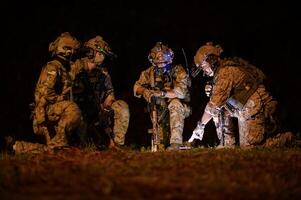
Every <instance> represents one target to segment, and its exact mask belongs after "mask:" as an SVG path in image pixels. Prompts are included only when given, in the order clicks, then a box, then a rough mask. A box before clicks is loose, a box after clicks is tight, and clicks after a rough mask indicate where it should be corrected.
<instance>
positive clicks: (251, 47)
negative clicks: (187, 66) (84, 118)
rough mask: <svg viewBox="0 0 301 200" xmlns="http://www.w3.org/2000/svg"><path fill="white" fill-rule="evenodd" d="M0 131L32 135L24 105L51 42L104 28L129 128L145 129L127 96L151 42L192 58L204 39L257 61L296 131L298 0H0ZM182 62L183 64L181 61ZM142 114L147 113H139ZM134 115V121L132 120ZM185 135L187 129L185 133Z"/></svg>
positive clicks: (138, 104) (196, 94)
mask: <svg viewBox="0 0 301 200" xmlns="http://www.w3.org/2000/svg"><path fill="white" fill-rule="evenodd" d="M1 8H2V10H5V11H6V14H4V13H3V12H2V14H1V30H2V31H1V32H2V34H3V35H4V36H2V45H1V46H2V52H3V53H2V56H3V57H2V64H1V65H2V67H1V83H2V84H1V85H2V86H1V88H2V89H1V93H2V95H1V103H2V104H1V112H0V113H1V116H0V119H1V124H2V126H1V133H0V134H2V135H8V134H13V135H15V136H17V137H19V138H24V137H25V138H26V137H27V136H28V135H30V134H32V133H31V132H32V130H31V121H30V120H29V119H28V118H29V111H28V104H29V103H30V102H31V101H32V100H33V90H34V86H35V84H36V81H37V79H38V76H39V73H40V70H41V67H42V66H43V65H44V64H45V63H46V62H47V60H48V59H49V54H48V52H47V50H48V44H49V42H51V41H53V40H54V39H55V38H56V37H57V36H58V35H59V34H60V33H62V32H65V31H69V32H70V33H72V34H73V35H75V36H76V37H77V38H78V39H79V40H81V41H84V40H86V39H88V38H90V37H91V36H94V35H96V34H99V35H102V36H103V37H104V39H105V40H106V41H107V42H108V43H109V44H110V45H111V47H112V48H113V50H114V51H115V52H116V53H117V54H118V59H117V60H115V61H113V62H111V63H110V66H111V68H110V72H111V76H112V79H113V84H114V86H115V89H116V96H117V97H120V98H123V99H124V100H126V101H127V102H128V103H129V105H130V109H131V111H132V121H131V124H130V130H129V131H130V132H131V134H133V137H131V138H132V141H133V142H138V143H139V139H136V140H135V139H133V138H134V137H136V138H137V137H138V138H139V136H137V135H135V134H138V132H141V131H143V130H141V129H139V128H137V127H136V125H135V124H134V123H136V122H137V118H139V117H140V118H141V114H142V112H143V111H142V109H143V105H144V104H143V101H141V100H139V99H136V98H134V97H133V96H132V86H133V84H134V81H135V80H136V79H138V77H139V73H140V71H142V70H143V69H145V68H146V67H148V65H149V63H148V60H147V54H148V51H149V49H150V48H151V47H152V46H153V45H154V44H155V42H156V41H162V42H164V43H167V44H169V46H170V47H171V48H172V49H173V50H174V51H175V53H176V60H175V62H182V63H183V56H182V55H181V51H180V50H181V48H184V49H185V51H186V54H187V57H188V61H189V63H192V57H193V55H194V53H195V51H196V50H197V49H198V48H199V46H200V45H202V44H204V42H206V41H214V42H216V43H219V44H221V45H222V46H223V47H224V50H225V56H240V57H243V58H245V59H247V60H249V61H250V62H251V63H253V64H254V65H256V66H258V67H260V68H261V69H262V70H263V71H264V72H265V73H266V74H267V75H268V77H269V78H270V80H271V84H272V92H273V95H274V96H275V97H277V98H278V100H279V102H280V104H281V110H282V112H281V117H282V120H283V122H284V126H285V127H286V128H287V129H290V130H292V131H295V132H296V131H300V125H299V124H298V123H300V119H301V117H300V114H299V113H301V108H300V105H299V102H300V101H298V98H299V97H298V96H300V95H299V92H300V91H301V90H300V87H301V86H300V79H299V74H298V73H297V71H298V70H299V68H300V59H298V56H299V54H297V53H299V52H300V31H298V30H297V29H300V18H298V12H299V11H298V9H297V8H298V6H296V5H294V4H293V3H289V2H288V1H285V2H280V3H275V2H274V1H255V0H253V1H221V2H219V1H214V0H206V1H202V0H190V1H163V0H161V1H149V2H147V1H141V3H134V2H129V1H125V0H124V1H121V0H110V1H109V0H108V1H100V0H98V1H97V0H94V1H92V0H90V1H88V0H85V1H49V2H48V3H42V1H41V2H38V3H34V2H30V1H9V2H6V3H5V4H2V5H1ZM183 64H184V63H183ZM203 82H204V81H203V80H202V77H199V78H198V79H196V80H194V81H193V83H194V86H193V88H192V89H193V92H192V95H193V96H192V97H193V98H194V99H193V101H192V106H193V109H194V115H193V116H192V117H190V118H188V119H187V120H186V121H187V122H186V123H187V127H188V128H186V129H187V130H186V132H185V134H186V135H187V134H188V135H190V133H189V131H191V128H193V127H194V125H195V122H196V120H197V117H198V115H199V114H200V112H201V111H202V109H203V106H204V104H205V101H207V99H206V98H205V97H204V94H203V89H202V87H203ZM142 115H145V114H142ZM134 121H135V122H134ZM186 137H187V136H186Z"/></svg>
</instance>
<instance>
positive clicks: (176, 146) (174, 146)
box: [166, 143, 181, 151]
mask: <svg viewBox="0 0 301 200" xmlns="http://www.w3.org/2000/svg"><path fill="white" fill-rule="evenodd" d="M180 147H181V144H177V143H171V144H170V146H169V147H167V149H166V151H178V150H180Z"/></svg>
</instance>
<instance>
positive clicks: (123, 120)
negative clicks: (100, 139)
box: [112, 100, 130, 145]
mask: <svg viewBox="0 0 301 200" xmlns="http://www.w3.org/2000/svg"><path fill="white" fill-rule="evenodd" d="M112 109H113V110H114V127H113V133H114V142H115V143H117V144H119V145H123V144H124V141H125V134H126V132H127V130H128V127H129V121H130V110H129V106H128V104H127V103H126V102H125V101H123V100H117V101H115V102H113V104H112Z"/></svg>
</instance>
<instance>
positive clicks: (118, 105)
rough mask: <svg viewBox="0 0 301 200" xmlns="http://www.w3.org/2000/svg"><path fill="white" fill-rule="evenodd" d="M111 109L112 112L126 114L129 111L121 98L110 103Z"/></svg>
mask: <svg viewBox="0 0 301 200" xmlns="http://www.w3.org/2000/svg"><path fill="white" fill-rule="evenodd" d="M112 109H113V110H114V113H119V114H121V115H126V116H128V115H129V113H130V110H129V106H128V104H127V103H126V102H125V101H123V100H117V101H114V102H113V103H112Z"/></svg>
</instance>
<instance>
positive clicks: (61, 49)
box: [56, 45, 74, 60]
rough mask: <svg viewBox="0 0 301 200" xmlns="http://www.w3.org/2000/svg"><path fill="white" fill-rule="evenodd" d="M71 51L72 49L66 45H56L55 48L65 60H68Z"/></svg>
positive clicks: (72, 51)
mask: <svg viewBox="0 0 301 200" xmlns="http://www.w3.org/2000/svg"><path fill="white" fill-rule="evenodd" d="M73 53H74V49H73V48H72V47H70V46H68V45H63V46H58V47H57V50H56V54H57V55H60V56H63V57H64V58H65V59H67V60H70V58H71V56H72V55H73Z"/></svg>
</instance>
